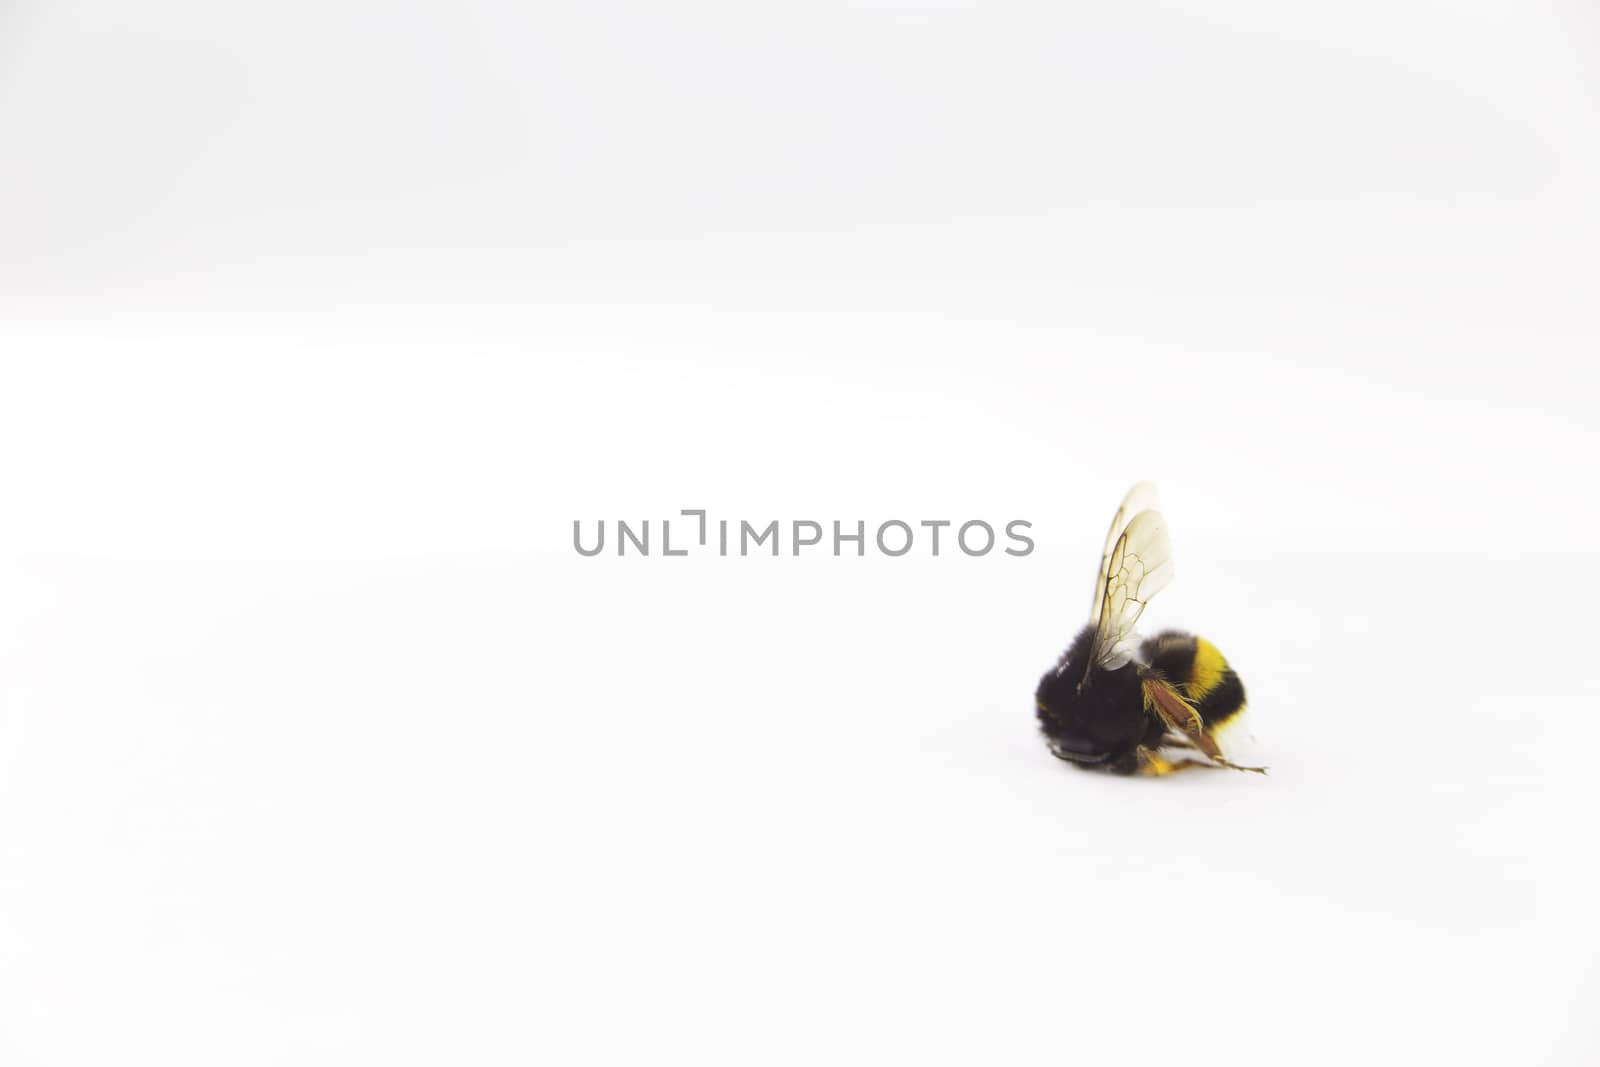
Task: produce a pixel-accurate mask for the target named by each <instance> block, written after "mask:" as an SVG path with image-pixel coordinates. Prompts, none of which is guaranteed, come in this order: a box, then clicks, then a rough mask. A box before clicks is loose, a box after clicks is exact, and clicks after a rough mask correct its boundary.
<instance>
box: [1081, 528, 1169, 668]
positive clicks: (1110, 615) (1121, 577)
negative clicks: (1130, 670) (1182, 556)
mask: <svg viewBox="0 0 1600 1067" xmlns="http://www.w3.org/2000/svg"><path fill="white" fill-rule="evenodd" d="M1170 581H1172V545H1171V544H1170V543H1169V542H1168V540H1167V524H1166V521H1165V520H1164V519H1162V517H1161V514H1160V513H1159V512H1156V511H1150V510H1145V511H1141V512H1139V513H1138V514H1136V515H1134V516H1133V518H1132V519H1130V520H1129V521H1128V525H1127V528H1126V529H1124V530H1123V531H1122V533H1121V534H1120V535H1118V537H1117V539H1116V541H1115V543H1113V544H1112V546H1111V551H1109V552H1107V553H1106V559H1105V565H1104V570H1103V571H1102V574H1101V586H1102V592H1101V596H1100V604H1099V610H1098V611H1096V613H1095V616H1094V623H1095V629H1094V642H1093V644H1091V645H1090V650H1089V661H1088V664H1087V665H1086V666H1085V670H1087V669H1088V667H1090V666H1096V667H1105V668H1108V669H1111V670H1115V669H1116V668H1118V667H1120V666H1122V665H1123V664H1125V663H1127V662H1128V660H1129V659H1130V658H1131V657H1132V649H1131V646H1130V643H1129V641H1128V639H1129V638H1130V637H1132V636H1133V628H1134V626H1135V625H1136V624H1137V623H1138V621H1139V616H1140V615H1141V614H1143V613H1144V606H1145V605H1146V604H1148V603H1149V602H1150V598H1151V597H1153V596H1155V595H1156V594H1157V593H1159V592H1161V590H1163V589H1165V588H1166V587H1167V583H1168V582H1170Z"/></svg>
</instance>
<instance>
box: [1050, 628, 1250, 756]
mask: <svg viewBox="0 0 1600 1067" xmlns="http://www.w3.org/2000/svg"><path fill="white" fill-rule="evenodd" d="M1093 629H1094V628H1093V627H1092V626H1090V627H1085V628H1084V630H1083V631H1082V632H1081V633H1079V634H1078V636H1077V637H1076V638H1075V639H1074V640H1073V642H1072V645H1071V646H1070V647H1069V648H1068V649H1067V651H1066V652H1065V653H1063V654H1062V657H1061V660H1060V662H1059V663H1058V664H1057V665H1056V667H1054V668H1052V669H1051V670H1049V671H1047V672H1046V673H1045V675H1044V677H1043V678H1041V679H1040V680H1039V686H1038V689H1037V690H1035V692H1034V705H1035V708H1036V710H1037V716H1038V720H1039V728H1040V730H1041V731H1042V732H1043V733H1044V735H1045V738H1046V740H1047V741H1048V742H1049V744H1050V750H1051V751H1052V752H1053V753H1055V755H1056V756H1057V757H1059V758H1061V759H1063V760H1067V761H1069V762H1071V763H1074V764H1076V765H1077V766H1079V767H1085V768H1095V769H1101V770H1107V771H1111V772H1112V773H1114V774H1151V775H1162V774H1167V773H1170V772H1171V771H1173V770H1177V769H1179V768H1181V767H1184V766H1190V765H1198V761H1192V760H1179V761H1174V760H1172V759H1169V758H1167V757H1165V756H1163V755H1161V753H1160V750H1161V749H1163V748H1186V749H1187V748H1201V749H1202V750H1209V751H1206V754H1207V755H1208V756H1210V757H1211V760H1212V762H1213V763H1219V764H1221V765H1223V766H1232V765H1231V764H1228V763H1227V762H1226V761H1225V760H1221V759H1220V758H1219V755H1217V753H1220V748H1219V747H1218V746H1217V745H1216V740H1215V734H1216V732H1217V731H1218V730H1220V729H1221V728H1222V727H1223V726H1226V725H1228V724H1230V723H1232V722H1234V721H1235V720H1237V719H1238V718H1239V716H1240V715H1241V714H1242V713H1243V712H1244V709H1245V692H1244V683H1243V682H1241V681H1240V680H1239V675H1238V674H1237V673H1236V672H1235V671H1234V669H1233V668H1232V667H1230V666H1229V665H1228V661H1227V660H1226V659H1224V658H1223V656H1222V653H1221V652H1220V651H1218V650H1217V647H1216V646H1215V645H1213V644H1212V643H1211V642H1210V641H1207V640H1206V639H1205V638H1203V637H1197V636H1195V635H1194V634H1186V633H1181V632H1179V631H1176V630H1169V631H1166V632H1164V633H1160V634H1157V635H1156V636H1154V637H1151V638H1147V639H1146V640H1145V641H1144V642H1143V643H1142V644H1141V645H1140V646H1139V655H1138V657H1137V659H1136V660H1135V661H1133V662H1129V663H1127V664H1125V665H1123V666H1121V667H1119V668H1117V669H1115V670H1108V669H1106V668H1103V667H1098V666H1090V665H1086V660H1087V657H1088V656H1089V655H1090V647H1091V644H1092V641H1093V637H1094V633H1093ZM1161 684H1165V685H1166V686H1168V687H1170V688H1171V690H1173V691H1175V692H1176V693H1177V695H1178V696H1179V697H1181V698H1182V701H1183V702H1186V703H1187V705H1188V706H1189V707H1190V708H1192V710H1193V712H1195V713H1198V715H1199V719H1200V723H1199V724H1197V726H1196V729H1195V730H1194V731H1191V732H1189V733H1188V735H1187V736H1186V734H1185V732H1184V731H1181V730H1176V729H1174V727H1173V725H1172V723H1171V722H1170V721H1168V720H1167V719H1166V718H1164V717H1163V715H1162V714H1161V713H1160V709H1158V708H1156V707H1155V706H1153V704H1152V702H1151V699H1150V696H1149V694H1150V692H1151V689H1152V687H1153V686H1157V685H1161ZM1196 742H1198V744H1197V743H1196ZM1242 769H1255V768H1242Z"/></svg>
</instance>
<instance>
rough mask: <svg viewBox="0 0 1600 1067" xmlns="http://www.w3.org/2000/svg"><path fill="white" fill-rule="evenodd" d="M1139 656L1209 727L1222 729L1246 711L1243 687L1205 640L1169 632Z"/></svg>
mask: <svg viewBox="0 0 1600 1067" xmlns="http://www.w3.org/2000/svg"><path fill="white" fill-rule="evenodd" d="M1140 653H1141V657H1142V658H1143V659H1144V661H1145V662H1146V663H1148V664H1149V665H1150V666H1151V667H1152V668H1153V669H1155V670H1157V671H1159V672H1160V673H1161V675H1162V677H1164V678H1166V679H1167V681H1169V682H1171V683H1172V684H1173V685H1174V686H1176V687H1177V688H1178V690H1179V692H1181V693H1182V694H1183V695H1184V697H1186V698H1187V699H1188V700H1189V702H1190V703H1191V704H1193V705H1194V706H1195V710H1197V711H1199V712H1200V718H1201V719H1202V720H1204V722H1205V724H1206V726H1207V727H1213V726H1220V725H1221V724H1223V723H1225V722H1227V721H1228V720H1229V719H1232V718H1233V717H1234V716H1236V715H1238V714H1239V713H1240V712H1241V711H1243V710H1244V705H1245V695H1244V683H1243V682H1241V681H1240V680H1239V675H1238V674H1236V673H1235V672H1234V670H1233V668H1232V667H1230V666H1228V661H1227V660H1226V659H1224V658H1223V657H1222V653H1221V652H1219V651H1218V650H1217V646H1216V645H1213V644H1212V643H1211V642H1210V641H1207V640H1206V639H1205V638H1203V637H1198V636H1196V635H1194V634H1186V633H1180V632H1179V631H1176V630H1169V631H1168V632H1166V633H1162V634H1157V635H1156V636H1154V637H1152V638H1150V639H1148V640H1147V641H1145V643H1144V644H1143V645H1142V646H1141V647H1140Z"/></svg>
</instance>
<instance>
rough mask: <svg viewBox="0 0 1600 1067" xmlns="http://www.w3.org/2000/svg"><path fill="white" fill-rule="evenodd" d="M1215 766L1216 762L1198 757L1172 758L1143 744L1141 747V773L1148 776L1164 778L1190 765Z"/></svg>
mask: <svg viewBox="0 0 1600 1067" xmlns="http://www.w3.org/2000/svg"><path fill="white" fill-rule="evenodd" d="M1215 766H1216V764H1214V763H1207V762H1206V761H1205V760H1198V759H1177V760H1170V759H1167V758H1166V757H1164V756H1161V755H1158V754H1157V753H1156V752H1155V751H1154V750H1152V749H1148V748H1145V747H1144V746H1142V745H1141V746H1140V747H1139V773H1140V774H1142V775H1145V776H1146V777H1150V778H1164V777H1166V776H1167V775H1169V774H1177V773H1178V772H1179V771H1182V770H1187V769H1188V768H1190V767H1215Z"/></svg>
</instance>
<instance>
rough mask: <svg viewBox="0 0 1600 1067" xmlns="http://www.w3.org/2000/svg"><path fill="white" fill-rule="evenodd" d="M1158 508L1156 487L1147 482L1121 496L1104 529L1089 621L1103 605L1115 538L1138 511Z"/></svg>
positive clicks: (1097, 613) (1095, 616)
mask: <svg viewBox="0 0 1600 1067" xmlns="http://www.w3.org/2000/svg"><path fill="white" fill-rule="evenodd" d="M1158 510H1160V504H1159V502H1158V501H1157V500H1156V487H1155V486H1154V485H1152V484H1150V483H1149V482H1140V483H1139V484H1138V485H1136V486H1134V487H1133V488H1132V489H1129V490H1128V495H1127V496H1125V497H1123V498H1122V506H1121V507H1119V508H1118V509H1117V513H1116V514H1115V515H1113V516H1112V517H1111V528H1110V529H1108V530H1107V531H1106V547H1105V549H1104V550H1103V551H1102V552H1101V553H1100V570H1099V572H1098V573H1096V574H1095V576H1094V599H1093V600H1091V601H1090V602H1089V621H1090V622H1091V623H1098V622H1099V621H1100V609H1101V608H1102V607H1103V606H1104V602H1105V595H1106V573H1107V572H1106V567H1107V565H1108V564H1109V563H1110V562H1111V550H1112V549H1114V548H1116V547H1117V538H1119V537H1121V536H1122V532H1123V531H1124V530H1126V529H1127V528H1128V524H1129V523H1131V522H1132V521H1133V517H1134V516H1135V515H1137V514H1139V512H1141V511H1158Z"/></svg>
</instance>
